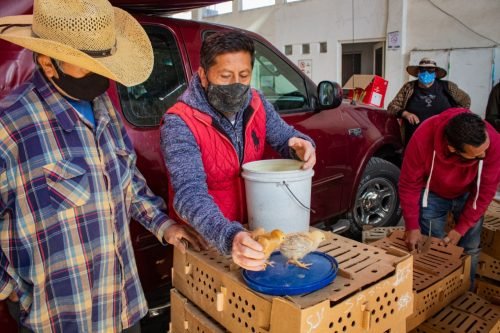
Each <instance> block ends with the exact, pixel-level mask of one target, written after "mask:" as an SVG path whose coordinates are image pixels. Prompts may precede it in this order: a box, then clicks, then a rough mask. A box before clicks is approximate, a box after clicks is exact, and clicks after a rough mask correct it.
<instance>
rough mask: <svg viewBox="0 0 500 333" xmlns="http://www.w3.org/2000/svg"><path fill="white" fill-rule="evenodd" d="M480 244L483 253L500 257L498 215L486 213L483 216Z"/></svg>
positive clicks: (496, 257)
mask: <svg viewBox="0 0 500 333" xmlns="http://www.w3.org/2000/svg"><path fill="white" fill-rule="evenodd" d="M490 207H491V205H490ZM480 246H481V249H482V251H483V252H484V253H486V254H488V255H490V256H492V257H493V258H495V259H500V216H491V215H486V216H485V217H484V223H483V229H482V230H481V245H480Z"/></svg>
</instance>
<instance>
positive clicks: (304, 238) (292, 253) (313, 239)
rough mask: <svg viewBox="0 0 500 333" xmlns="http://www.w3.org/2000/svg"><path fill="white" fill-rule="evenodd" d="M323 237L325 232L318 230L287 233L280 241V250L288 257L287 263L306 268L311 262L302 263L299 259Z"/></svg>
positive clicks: (314, 248) (323, 238)
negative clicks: (281, 241)
mask: <svg viewBox="0 0 500 333" xmlns="http://www.w3.org/2000/svg"><path fill="white" fill-rule="evenodd" d="M325 239H326V237H325V234H324V233H323V232H322V231H319V230H314V231H311V232H297V233H293V234H288V235H286V237H285V240H284V241H283V243H281V247H280V250H281V253H282V254H283V255H284V256H285V257H287V258H288V263H290V264H294V265H296V266H298V267H301V268H305V269H308V268H309V266H311V264H304V263H302V262H301V261H300V259H302V258H304V257H305V256H306V255H307V254H308V253H309V252H312V251H314V250H316V249H317V248H318V246H319V244H320V243H321V242H322V241H324V240H325Z"/></svg>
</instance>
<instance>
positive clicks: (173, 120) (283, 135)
mask: <svg viewBox="0 0 500 333" xmlns="http://www.w3.org/2000/svg"><path fill="white" fill-rule="evenodd" d="M248 93H249V96H250V95H251V91H249V92H248ZM259 95H260V97H261V99H262V102H263V105H264V108H265V110H266V142H267V143H269V144H270V145H271V147H273V148H274V149H275V150H276V151H278V152H279V153H280V155H281V156H282V157H284V158H294V157H295V154H294V153H293V151H292V150H291V149H290V148H289V147H288V140H289V139H290V138H291V137H294V136H295V137H300V138H303V139H306V140H308V141H310V142H313V141H312V140H311V138H309V137H308V136H306V135H304V134H302V133H300V132H298V131H297V130H295V129H294V128H293V127H291V126H289V125H288V124H286V123H285V122H284V121H283V120H282V119H281V117H280V116H279V114H278V113H277V112H276V111H275V110H274V108H273V106H272V105H271V103H269V102H268V101H267V100H266V99H265V98H264V96H263V95H262V94H260V93H259ZM179 101H182V102H184V103H186V104H187V105H189V106H191V107H192V108H195V109H197V110H199V111H201V112H204V113H206V114H208V115H210V116H211V117H213V118H214V120H215V121H217V122H218V123H219V125H220V127H221V128H222V129H224V131H225V132H226V133H227V135H228V136H229V137H230V138H231V141H232V143H233V145H234V147H235V149H236V151H237V152H238V156H239V157H240V161H241V160H242V156H243V147H242V143H243V112H241V111H240V112H238V113H237V115H236V120H235V123H234V125H233V124H231V122H230V121H229V120H228V119H227V118H226V117H224V116H223V115H222V114H220V113H219V112H217V111H215V110H214V109H213V108H212V107H211V106H210V104H209V103H208V101H207V98H206V95H205V92H204V90H203V88H202V86H201V84H200V79H199V77H198V75H197V74H196V75H195V76H194V77H193V79H192V80H191V82H190V85H189V87H188V89H187V90H186V91H185V92H184V93H183V94H182V95H181V96H180V97H179ZM248 101H250V97H249V98H248ZM247 106H248V103H247V105H244V106H243V108H242V110H244V109H245V108H246V107H247ZM161 148H162V151H163V156H164V158H165V163H166V166H167V169H168V172H169V174H170V181H171V182H172V186H173V189H174V193H175V195H174V198H173V205H174V209H175V210H176V211H177V213H178V214H179V215H180V216H181V217H182V218H183V219H184V220H187V221H189V223H190V224H191V225H192V226H193V227H194V228H195V229H196V230H197V231H198V232H199V233H200V234H201V235H202V236H203V237H204V238H205V239H206V240H207V241H208V242H209V243H210V244H211V245H213V246H215V247H216V248H217V249H218V250H219V251H220V252H221V253H223V254H230V253H231V248H232V243H233V238H234V236H235V235H236V234H237V233H238V232H240V231H242V230H244V228H243V226H242V225H241V224H240V223H234V222H239V221H229V220H228V219H226V218H225V217H224V216H223V215H222V213H221V211H220V210H219V208H218V207H217V205H216V204H215V202H214V200H213V198H212V197H211V196H210V195H209V194H208V187H207V183H206V174H205V171H204V168H203V162H202V159H201V154H200V148H199V147H198V144H197V143H196V140H195V138H194V136H193V134H192V133H191V130H190V129H189V127H188V126H187V125H186V123H185V122H184V121H183V120H182V119H181V118H180V117H178V116H177V115H171V114H165V116H164V117H163V125H162V127H161Z"/></svg>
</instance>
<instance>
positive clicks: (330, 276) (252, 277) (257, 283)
mask: <svg viewBox="0 0 500 333" xmlns="http://www.w3.org/2000/svg"><path fill="white" fill-rule="evenodd" d="M269 261H272V262H274V266H268V267H267V268H266V270H264V271H258V272H255V271H248V270H243V272H242V274H243V279H244V280H245V282H246V283H247V284H248V286H249V287H250V288H251V289H253V290H255V291H258V292H261V293H263V294H268V295H276V296H284V295H288V296H292V295H300V294H305V293H310V292H313V291H316V290H318V289H321V288H323V287H325V286H327V285H329V284H330V283H332V281H333V280H334V279H335V277H336V276H337V270H338V263H337V261H336V260H335V259H334V258H333V257H331V256H329V255H327V254H324V253H321V252H317V251H315V252H311V253H309V254H308V255H307V256H305V257H304V258H303V259H302V260H301V262H303V263H305V264H312V265H310V266H309V269H304V268H301V267H297V266H295V265H293V264H289V263H288V262H287V261H288V259H287V258H286V257H285V256H283V255H282V254H281V253H280V252H274V253H273V254H271V257H270V258H269Z"/></svg>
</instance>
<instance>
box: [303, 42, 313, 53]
mask: <svg viewBox="0 0 500 333" xmlns="http://www.w3.org/2000/svg"><path fill="white" fill-rule="evenodd" d="M310 52H311V46H310V45H309V44H302V54H309V53H310Z"/></svg>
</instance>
